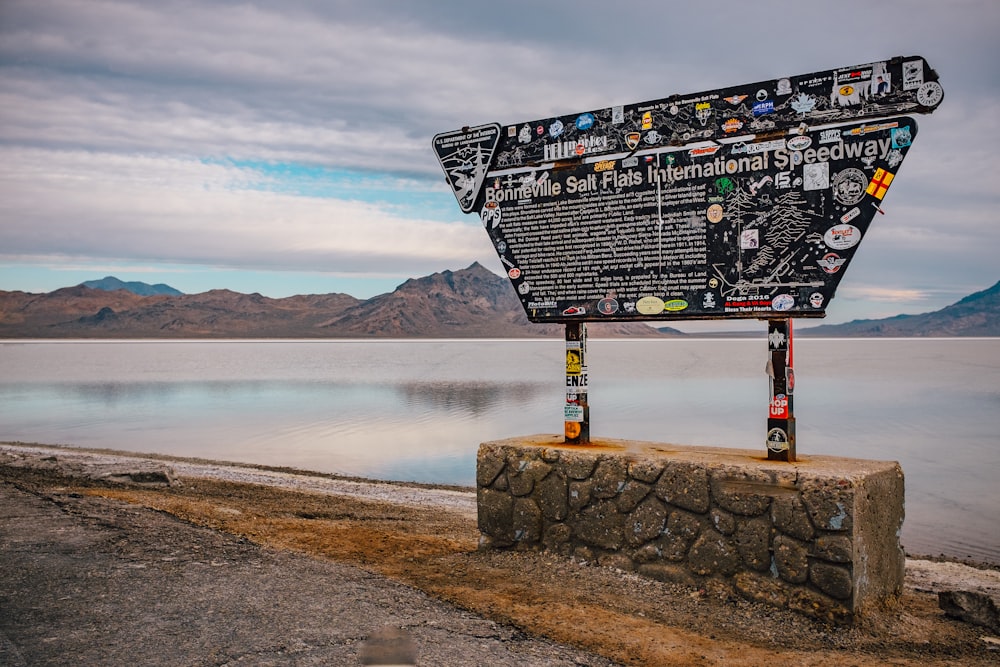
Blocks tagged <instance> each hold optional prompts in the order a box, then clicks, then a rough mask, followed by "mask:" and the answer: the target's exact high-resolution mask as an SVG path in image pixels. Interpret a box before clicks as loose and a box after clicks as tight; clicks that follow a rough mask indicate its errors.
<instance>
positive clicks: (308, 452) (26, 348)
mask: <svg viewBox="0 0 1000 667" xmlns="http://www.w3.org/2000/svg"><path fill="white" fill-rule="evenodd" d="M563 351H564V344H563V342H562V341H559V340H555V341H419V342H408V341H377V342H372V341H367V342H359V341H324V342H316V341H312V342H303V341H293V342H288V341H286V342H260V341H250V342H248V341H242V342H206V341H198V342H152V341H144V342H135V343H130V342H113V343H112V342H86V343H70V342H59V343H31V344H18V345H8V344H0V440H20V441H25V442H45V443H64V444H65V443H69V444H73V445H80V446H88V447H106V448H111V449H122V450H129V451H138V452H156V453H165V454H174V455H178V456H193V457H202V458H211V459H222V460H232V461H243V462H249V463H261V464H267V465H278V466H291V467H298V468H303V469H309V470H317V471H321V472H334V473H342V474H349V475H358V476H366V477H375V478H387V479H401V480H417V481H424V482H441V483H451V484H465V485H469V484H472V483H473V482H474V479H475V454H476V449H477V446H478V444H479V443H480V442H482V441H484V440H491V439H499V438H505V437H514V436H519V435H526V434H533V433H559V432H561V431H562V404H563V396H564V388H563V386H562V384H563V379H562V373H563ZM588 352H589V357H588V363H589V366H590V369H589V375H590V382H591V387H590V405H591V427H592V433H593V434H594V436H595V437H611V438H633V439H640V440H654V441H659V442H669V443H676V444H687V445H696V444H697V445H715V446H727V447H747V448H751V449H754V448H762V446H763V445H762V443H761V439H762V434H763V433H764V430H765V426H766V406H767V396H766V393H767V379H766V376H765V375H764V372H763V365H764V360H765V355H766V344H765V343H764V341H762V340H741V341H734V340H728V341H726V340H722V341H698V340H657V341H602V340H595V341H591V344H590V347H589V350H588ZM796 366H797V375H798V388H797V392H796V396H795V409H796V416H797V418H798V424H797V430H798V441H799V442H798V446H799V451H800V452H802V453H803V454H806V455H807V454H827V455H838V456H850V457H857V458H869V459H883V460H896V461H899V462H900V463H901V465H902V466H903V470H904V473H905V475H906V512H907V519H906V523H905V525H904V532H903V540H904V544H905V545H907V548H908V549H910V550H914V551H916V552H918V553H931V552H933V553H938V552H945V553H950V554H953V555H960V556H965V555H971V556H973V557H978V558H987V559H993V560H997V561H1000V532H998V531H996V529H995V523H996V521H995V517H994V516H993V514H994V513H995V509H996V507H998V506H1000V485H997V484H995V483H994V480H993V477H994V474H995V471H996V470H997V469H1000V448H997V447H996V433H997V432H1000V409H998V408H1000V405H998V403H1000V391H998V387H1000V341H997V340H981V341H964V340H961V341H958V340H954V341H927V340H925V341H858V340H850V341H848V340H841V341H822V340H815V339H804V340H802V341H800V342H799V343H797V346H796Z"/></svg>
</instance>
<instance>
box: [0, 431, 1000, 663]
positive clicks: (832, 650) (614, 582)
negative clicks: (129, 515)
mask: <svg viewBox="0 0 1000 667" xmlns="http://www.w3.org/2000/svg"><path fill="white" fill-rule="evenodd" d="M53 454H54V455H53ZM75 455H76V454H75V453H72V452H66V451H64V450H60V451H59V453H55V452H48V453H46V450H44V449H43V450H42V451H40V452H39V451H38V450H37V449H36V450H29V449H25V448H18V447H10V446H7V447H4V448H0V463H5V465H6V466H8V470H10V469H11V466H14V468H17V471H16V474H18V475H20V476H21V477H22V478H23V480H27V481H28V482H30V483H32V484H36V485H43V486H45V485H47V486H49V487H52V488H56V487H58V490H59V492H62V493H79V494H84V495H87V496H88V497H92V498H95V499H97V498H105V499H108V501H109V502H113V501H125V502H128V503H133V504H135V505H140V506H143V507H149V508H154V509H157V510H160V511H163V512H168V513H170V514H172V515H175V516H177V517H180V518H182V519H183V520H185V521H188V522H191V523H193V524H196V525H199V526H205V527H209V528H212V529H214V530H218V531H224V532H226V533H230V534H233V535H237V536H241V537H245V538H247V539H250V540H252V541H254V542H257V543H259V544H261V545H267V546H270V547H275V548H279V549H285V550H294V551H297V552H303V553H307V554H310V555H313V556H315V557H317V558H323V559H332V560H335V561H338V562H343V563H349V564H352V565H356V566H359V567H362V568H365V569H367V570H370V571H372V572H377V573H381V574H383V575H385V576H387V577H390V578H392V579H394V580H397V581H400V582H403V583H405V584H408V585H410V586H413V587H416V588H418V589H420V590H423V591H425V592H427V593H429V594H430V595H432V596H434V597H437V598H439V599H441V600H445V601H447V602H450V603H453V604H455V605H457V606H459V607H461V608H464V609H467V610H470V611H473V612H476V613H478V614H482V615H483V616H486V617H488V618H490V619H493V620H495V621H497V622H501V623H506V624H511V625H514V626H516V627H518V628H520V629H522V630H524V631H525V632H528V633H530V634H533V635H537V636H544V637H548V638H550V639H553V640H555V641H558V642H562V643H565V644H569V645H573V646H578V647H580V648H583V649H586V650H589V651H593V652H594V653H597V654H599V655H602V656H605V657H607V658H608V659H611V660H613V661H615V662H618V663H621V664H624V665H715V664H727V665H765V664H775V665H777V664H781V665H783V664H795V665H816V666H827V665H830V666H832V665H837V666H838V667H840V666H844V665H886V664H889V665H996V664H1000V640H997V638H995V637H991V636H989V633H988V632H987V631H986V630H984V629H983V628H978V627H976V626H972V625H968V624H965V623H962V622H959V621H956V620H953V619H950V618H948V617H946V616H945V615H944V614H943V613H942V612H941V610H940V609H939V608H938V603H937V595H936V593H935V592H934V591H935V589H936V588H939V587H940V586H941V585H947V584H948V583H949V582H950V583H951V584H954V583H956V582H958V583H959V584H961V583H963V582H962V578H963V577H969V578H970V579H969V581H980V579H981V578H983V577H985V579H986V581H987V583H989V582H990V581H994V580H995V579H996V577H998V576H1000V573H998V572H997V571H996V570H995V569H993V570H989V569H987V570H981V569H974V568H969V567H966V566H964V565H958V566H956V565H955V564H948V565H947V567H946V568H944V569H942V570H940V571H938V570H937V569H936V568H935V564H933V563H929V562H927V561H914V562H911V563H910V564H909V565H908V577H907V586H906V590H905V592H904V595H903V596H902V599H901V600H900V603H899V605H898V606H897V607H895V608H893V609H888V610H885V612H884V613H881V614H880V615H879V616H878V617H869V618H866V619H863V620H862V621H861V622H860V623H859V624H858V625H856V626H855V627H850V628H848V627H837V626H830V625H824V624H821V623H818V622H815V621H811V620H809V619H806V618H803V617H801V616H799V615H797V614H794V613H792V612H786V611H782V610H777V609H772V608H770V607H766V606H762V605H758V604H755V603H751V602H749V601H747V600H743V599H742V598H738V597H734V596H732V595H729V594H727V593H726V592H725V591H723V590H721V589H719V588H716V587H714V586H712V584H711V582H710V581H708V582H706V584H705V586H704V588H702V589H698V590H695V589H690V588H684V587H678V586H672V585H669V584H664V583H661V582H656V581H652V580H648V579H644V578H641V577H638V576H635V575H632V574H628V573H622V572H618V571H614V570H609V569H606V568H599V567H593V566H586V565H583V564H579V563H575V562H573V561H572V560H570V559H568V558H563V557H559V556H556V555H553V554H548V553H534V552H496V551H479V550H478V549H477V545H478V537H479V535H478V531H477V529H476V524H475V518H474V515H473V514H472V512H471V511H470V508H472V509H474V506H475V503H474V494H473V493H471V492H470V491H468V490H462V489H430V488H426V487H419V486H407V485H394V484H380V483H372V482H365V481H363V480H336V479H330V478H329V477H323V476H315V475H298V474H294V473H292V472H289V471H267V470H264V469H260V468H247V467H240V466H224V465H218V464H215V465H214V466H212V465H208V464H205V463H204V462H201V463H199V462H182V461H177V460H173V461H171V462H170V465H171V467H172V468H173V469H174V471H175V473H176V474H177V479H178V481H179V482H180V484H175V485H172V486H169V487H163V488H143V487H140V486H138V485H134V484H121V483H119V482H120V478H114V477H113V476H111V477H108V476H105V478H104V479H103V481H101V480H98V479H95V477H100V475H97V476H95V475H86V474H80V472H81V467H83V468H85V467H86V465H95V466H99V465H107V462H104V463H103V464H98V463H93V462H94V461H96V460H97V459H95V458H94V456H95V455H94V454H90V455H88V456H90V457H91V458H90V459H79V460H77V461H76V463H73V462H72V458H73V456H75ZM108 456H109V457H110V458H112V459H116V460H119V461H120V455H110V454H109V455H108ZM87 460H89V461H91V464H88V463H86V461H87ZM60 464H61V465H60ZM67 466H68V468H67ZM74 466H75V468H74ZM185 466H187V467H185ZM195 469H197V470H200V473H196V470H195ZM227 470H229V471H230V472H229V473H227V472H226V471H227ZM65 474H72V475H74V476H73V477H68V478H67V477H64V476H63V475H65ZM196 474H197V476H196ZM115 480H117V481H115ZM338 489H339V490H338ZM470 498H471V499H472V502H471V505H470V504H469V499H470ZM435 499H437V500H438V501H439V502H436V501H435ZM956 568H957V569H956ZM911 570H912V574H913V576H911ZM977 573H978V574H977ZM949 577H950V579H949ZM942 578H943V579H942ZM945 580H947V581H945ZM966 583H967V582H966Z"/></svg>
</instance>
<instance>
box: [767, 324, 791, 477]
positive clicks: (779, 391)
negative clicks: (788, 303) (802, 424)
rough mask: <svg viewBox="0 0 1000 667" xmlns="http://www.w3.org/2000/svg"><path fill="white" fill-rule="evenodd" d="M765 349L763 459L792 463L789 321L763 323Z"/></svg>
mask: <svg viewBox="0 0 1000 667" xmlns="http://www.w3.org/2000/svg"><path fill="white" fill-rule="evenodd" d="M767 348H768V350H769V352H770V355H769V359H768V362H767V374H768V376H769V377H770V384H771V392H770V393H771V401H770V406H769V408H768V414H767V458H768V459H769V460H772V461H794V460H795V414H794V412H793V410H792V392H793V391H794V389H795V372H794V371H793V370H792V321H791V320H790V319H774V320H768V321H767Z"/></svg>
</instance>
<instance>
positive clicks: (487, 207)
mask: <svg viewBox="0 0 1000 667" xmlns="http://www.w3.org/2000/svg"><path fill="white" fill-rule="evenodd" d="M502 215H503V213H501V211H500V204H498V203H496V202H495V201H488V202H486V203H485V204H484V205H483V210H482V211H481V212H480V213H479V217H481V218H482V219H483V227H486V228H487V229H496V227H497V225H499V224H500V218H501V217H502Z"/></svg>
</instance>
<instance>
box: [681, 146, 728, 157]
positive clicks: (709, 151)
mask: <svg viewBox="0 0 1000 667" xmlns="http://www.w3.org/2000/svg"><path fill="white" fill-rule="evenodd" d="M720 148H722V146H720V145H718V144H716V145H714V146H702V147H701V148H692V149H691V150H689V151H688V155H690V156H691V157H701V156H703V155H714V154H715V152H716V151H717V150H719V149H720Z"/></svg>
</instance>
